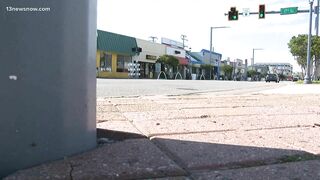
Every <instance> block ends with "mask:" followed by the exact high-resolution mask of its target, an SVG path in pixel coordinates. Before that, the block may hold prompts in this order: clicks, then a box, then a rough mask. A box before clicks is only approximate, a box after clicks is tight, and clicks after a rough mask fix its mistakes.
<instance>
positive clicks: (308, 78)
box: [304, 0, 313, 84]
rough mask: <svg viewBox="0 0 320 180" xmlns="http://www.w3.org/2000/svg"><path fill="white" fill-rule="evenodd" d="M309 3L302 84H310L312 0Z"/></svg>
mask: <svg viewBox="0 0 320 180" xmlns="http://www.w3.org/2000/svg"><path fill="white" fill-rule="evenodd" d="M309 3H310V18H309V34H308V49H307V72H306V75H305V77H304V84H311V83H312V82H311V77H310V66H311V52H310V51H311V36H312V34H311V31H312V8H313V0H309Z"/></svg>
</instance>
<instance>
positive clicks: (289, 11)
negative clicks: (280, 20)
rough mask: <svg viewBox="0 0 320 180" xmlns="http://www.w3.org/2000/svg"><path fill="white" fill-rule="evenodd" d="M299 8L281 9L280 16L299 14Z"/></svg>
mask: <svg viewBox="0 0 320 180" xmlns="http://www.w3.org/2000/svg"><path fill="white" fill-rule="evenodd" d="M297 13H298V7H288V8H281V9H280V15H287V14H297Z"/></svg>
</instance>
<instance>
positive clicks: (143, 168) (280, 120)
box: [5, 83, 320, 180]
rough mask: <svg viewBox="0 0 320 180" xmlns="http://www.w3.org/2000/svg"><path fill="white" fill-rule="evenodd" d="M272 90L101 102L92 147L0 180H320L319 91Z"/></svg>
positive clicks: (285, 87) (284, 86) (318, 88)
mask: <svg viewBox="0 0 320 180" xmlns="http://www.w3.org/2000/svg"><path fill="white" fill-rule="evenodd" d="M268 86H270V85H268ZM271 86H272V88H273V89H271V87H264V88H261V87H259V88H255V87H251V88H249V90H245V89H241V88H240V89H237V90H230V91H228V92H227V93H226V92H221V91H210V92H197V93H192V94H184V93H182V94H177V95H165V94H160V95H139V96H136V97H135V96H134V97H133V96H131V95H129V96H127V97H118V96H115V97H108V96H105V97H103V96H100V97H98V98H97V137H98V147H97V148H96V149H94V150H92V151H89V152H85V153H82V154H78V155H75V156H73V157H66V158H64V159H63V160H58V161H55V162H51V163H47V164H42V165H40V166H36V167H32V168H30V169H26V170H20V171H18V172H16V173H14V174H12V175H10V176H8V177H6V178H5V179H6V180H11V179H159V180H167V179H168V180H170V179H178V180H179V179H181V180H183V179H223V180H224V179H243V180H247V179H252V180H256V179H320V156H319V155H320V133H319V131H320V85H298V84H292V83H284V84H280V85H276V86H274V85H271ZM266 88H267V89H266Z"/></svg>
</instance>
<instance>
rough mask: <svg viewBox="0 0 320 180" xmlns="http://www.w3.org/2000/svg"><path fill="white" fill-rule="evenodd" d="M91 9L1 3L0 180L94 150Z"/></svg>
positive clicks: (26, 1) (77, 1)
mask: <svg viewBox="0 0 320 180" xmlns="http://www.w3.org/2000/svg"><path fill="white" fill-rule="evenodd" d="M96 3H97V2H96V0H54V1H43V0H23V1H15V0H2V1H0V7H1V9H0V11H1V12H0V24H1V28H0V61H1V65H0V84H1V88H0V115H1V117H0V119H1V120H0V142H1V148H0V154H1V158H0V179H1V177H4V176H6V175H8V174H10V173H13V172H14V171H16V170H19V169H22V168H28V167H31V166H34V165H37V164H40V163H43V162H47V161H51V160H56V159H61V158H63V157H66V156H69V155H72V154H76V153H80V152H83V151H86V150H89V149H92V148H94V147H95V146H96V109H95V108H96V79H95V76H96V67H95V66H96V65H95V57H96V55H95V54H96V38H97V35H96V16H97V12H96V9H97V4H96ZM2 7H6V8H2ZM17 8H21V9H17ZM30 8H50V9H46V11H36V9H33V10H30ZM41 10H44V9H41Z"/></svg>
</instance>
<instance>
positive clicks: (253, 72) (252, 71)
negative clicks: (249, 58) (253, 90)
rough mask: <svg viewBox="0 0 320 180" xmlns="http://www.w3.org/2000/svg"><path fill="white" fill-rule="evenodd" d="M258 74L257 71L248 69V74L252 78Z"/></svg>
mask: <svg viewBox="0 0 320 180" xmlns="http://www.w3.org/2000/svg"><path fill="white" fill-rule="evenodd" d="M256 74H257V71H255V70H253V69H250V70H249V71H247V76H248V77H251V80H253V76H255V75H256Z"/></svg>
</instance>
